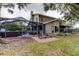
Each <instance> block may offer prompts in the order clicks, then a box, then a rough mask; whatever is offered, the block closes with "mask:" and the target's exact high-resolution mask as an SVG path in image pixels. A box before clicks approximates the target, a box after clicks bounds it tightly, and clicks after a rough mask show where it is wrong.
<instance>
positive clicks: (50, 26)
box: [45, 21, 59, 34]
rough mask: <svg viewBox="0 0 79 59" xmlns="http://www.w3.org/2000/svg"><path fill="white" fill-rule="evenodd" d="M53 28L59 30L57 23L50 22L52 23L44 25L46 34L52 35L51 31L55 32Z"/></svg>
mask: <svg viewBox="0 0 79 59" xmlns="http://www.w3.org/2000/svg"><path fill="white" fill-rule="evenodd" d="M54 26H57V27H58V28H59V22H57V21H56V22H52V23H48V24H46V27H45V30H46V33H47V34H52V30H54V31H55V28H54Z"/></svg>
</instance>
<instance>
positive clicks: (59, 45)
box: [28, 36, 79, 56]
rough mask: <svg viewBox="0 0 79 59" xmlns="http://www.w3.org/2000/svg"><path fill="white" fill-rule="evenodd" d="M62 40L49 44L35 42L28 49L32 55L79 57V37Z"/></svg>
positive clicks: (62, 38) (61, 38) (68, 37)
mask: <svg viewBox="0 0 79 59" xmlns="http://www.w3.org/2000/svg"><path fill="white" fill-rule="evenodd" d="M59 39H60V40H57V41H52V42H48V43H37V42H34V43H32V44H31V45H30V46H29V47H28V51H29V52H30V53H31V55H39V56H46V55H64V56H66V55H70V56H79V37H78V36H66V37H65V36H64V37H63V36H61V37H60V38H59Z"/></svg>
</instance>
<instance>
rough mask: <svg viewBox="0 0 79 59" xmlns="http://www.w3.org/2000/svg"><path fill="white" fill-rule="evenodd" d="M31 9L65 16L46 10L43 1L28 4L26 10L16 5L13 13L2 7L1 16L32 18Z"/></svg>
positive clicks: (48, 14)
mask: <svg viewBox="0 0 79 59" xmlns="http://www.w3.org/2000/svg"><path fill="white" fill-rule="evenodd" d="M30 11H33V12H34V13H40V14H44V15H47V16H51V17H55V18H60V19H62V16H63V15H60V13H59V12H57V11H51V10H49V11H48V12H45V11H44V9H43V5H42V4H41V3H32V4H29V5H28V7H27V8H26V11H25V10H24V9H22V10H18V9H17V6H16V7H15V9H14V13H13V14H10V13H8V9H7V8H2V11H1V17H8V18H14V17H24V18H26V19H28V20H30ZM74 27H79V24H78V23H77V24H76V25H75V26H74Z"/></svg>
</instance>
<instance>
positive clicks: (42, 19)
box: [40, 16, 54, 22]
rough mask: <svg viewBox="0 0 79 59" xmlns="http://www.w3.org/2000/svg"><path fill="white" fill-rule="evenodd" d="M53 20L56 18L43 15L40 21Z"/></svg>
mask: <svg viewBox="0 0 79 59" xmlns="http://www.w3.org/2000/svg"><path fill="white" fill-rule="evenodd" d="M51 20H54V19H51V18H48V17H43V16H41V17H40V22H47V21H51Z"/></svg>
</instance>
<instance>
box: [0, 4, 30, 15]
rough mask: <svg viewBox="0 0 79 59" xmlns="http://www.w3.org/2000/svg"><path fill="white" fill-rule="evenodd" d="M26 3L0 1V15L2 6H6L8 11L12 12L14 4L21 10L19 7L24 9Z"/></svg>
mask: <svg viewBox="0 0 79 59" xmlns="http://www.w3.org/2000/svg"><path fill="white" fill-rule="evenodd" d="M28 4H29V3H0V15H1V8H2V7H5V8H8V12H10V13H11V14H12V13H14V11H13V10H12V9H14V8H15V6H17V7H18V9H19V10H21V9H25V10H26V8H27V5H28ZM10 8H12V9H10Z"/></svg>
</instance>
